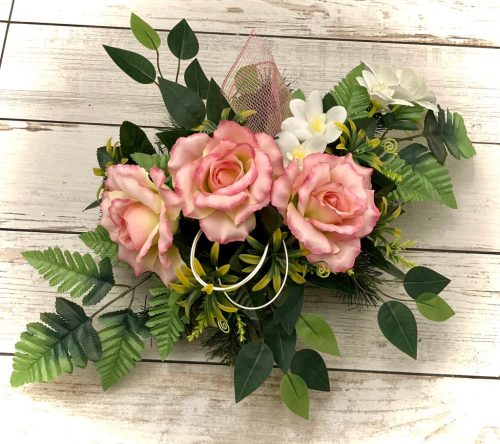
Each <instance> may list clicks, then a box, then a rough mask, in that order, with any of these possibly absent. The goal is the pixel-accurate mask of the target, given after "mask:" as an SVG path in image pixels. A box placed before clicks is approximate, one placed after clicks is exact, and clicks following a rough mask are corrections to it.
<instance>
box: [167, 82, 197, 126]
mask: <svg viewBox="0 0 500 444" xmlns="http://www.w3.org/2000/svg"><path fill="white" fill-rule="evenodd" d="M159 82H160V91H161V95H162V97H163V101H164V102H165V106H166V107H167V111H168V112H169V114H170V116H171V117H172V119H173V120H174V121H175V122H177V123H178V124H179V125H181V126H182V127H183V128H186V129H191V128H194V127H196V126H198V125H199V124H200V123H201V122H202V121H203V119H204V118H205V105H204V103H203V100H202V99H201V98H200V96H198V94H196V93H195V92H193V91H191V90H190V89H189V88H186V87H185V86H182V85H179V84H177V83H175V82H171V81H170V80H166V79H162V78H160V79H159Z"/></svg>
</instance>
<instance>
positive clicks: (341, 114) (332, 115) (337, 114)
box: [326, 106, 347, 123]
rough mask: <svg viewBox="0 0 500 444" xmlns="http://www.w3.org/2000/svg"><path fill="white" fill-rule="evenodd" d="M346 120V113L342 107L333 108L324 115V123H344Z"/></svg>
mask: <svg viewBox="0 0 500 444" xmlns="http://www.w3.org/2000/svg"><path fill="white" fill-rule="evenodd" d="M345 119H347V111H346V109H345V108H344V107H343V106H334V107H332V108H330V109H329V110H328V111H327V113H326V121H327V122H328V123H329V122H339V123H344V122H345Z"/></svg>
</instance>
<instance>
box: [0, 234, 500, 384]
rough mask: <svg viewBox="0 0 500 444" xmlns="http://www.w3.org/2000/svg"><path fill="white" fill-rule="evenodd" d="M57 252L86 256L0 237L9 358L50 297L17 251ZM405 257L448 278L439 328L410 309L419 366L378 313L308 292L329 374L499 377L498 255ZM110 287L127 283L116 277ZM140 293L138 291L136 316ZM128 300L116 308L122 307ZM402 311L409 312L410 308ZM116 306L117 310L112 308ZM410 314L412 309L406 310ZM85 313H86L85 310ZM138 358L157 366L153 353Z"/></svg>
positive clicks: (189, 353)
mask: <svg viewBox="0 0 500 444" xmlns="http://www.w3.org/2000/svg"><path fill="white" fill-rule="evenodd" d="M54 245H59V246H60V247H62V248H65V249H68V250H76V251H82V252H84V251H87V250H86V248H85V246H84V245H83V244H82V243H81V242H80V241H79V239H78V238H77V236H75V235H62V234H46V233H12V232H0V325H2V328H1V329H0V351H1V352H13V351H14V344H15V342H16V341H17V340H18V338H19V335H20V333H21V331H23V329H24V326H25V325H26V324H27V323H28V322H33V321H36V320H37V318H38V313H39V312H43V311H51V310H53V309H54V308H53V307H54V301H55V296H56V292H55V291H54V290H53V289H52V288H50V287H49V286H48V284H47V283H46V282H43V281H42V280H41V279H40V278H39V276H38V273H37V272H36V271H35V270H33V269H32V268H31V267H30V266H29V265H28V264H27V263H26V262H25V260H24V259H23V258H22V257H21V255H20V252H21V251H24V250H31V249H44V248H46V247H48V246H54ZM409 257H410V258H411V259H412V260H414V261H415V262H417V263H419V264H421V265H427V266H431V267H432V268H433V269H435V270H436V271H438V272H440V273H442V274H444V275H445V276H447V277H448V278H450V279H451V281H452V282H451V284H450V285H449V287H448V288H447V289H446V290H445V291H444V292H443V294H442V295H443V297H444V298H445V299H446V300H447V301H448V302H449V304H450V305H451V306H452V307H453V308H454V310H455V311H456V313H457V314H456V315H455V316H454V317H453V318H451V319H450V320H448V321H447V322H444V323H433V322H431V321H427V320H425V319H424V318H423V317H422V316H421V315H420V314H419V313H418V312H417V311H416V310H414V312H415V314H416V318H417V322H418V328H419V338H420V342H419V355H418V360H417V361H414V360H413V359H411V358H409V357H407V356H406V355H404V354H402V353H401V352H400V351H398V350H397V349H395V348H394V347H393V346H392V345H391V344H389V343H388V342H387V340H386V339H385V338H384V337H383V335H382V333H380V331H379V328H378V325H377V309H376V308H374V307H372V308H369V309H366V310H363V311H358V310H356V309H353V308H350V307H348V306H347V305H345V304H342V303H340V301H339V299H338V298H336V297H335V295H333V294H332V293H330V292H328V291H326V290H322V289H318V288H313V287H311V288H308V289H307V293H306V299H305V306H304V310H305V311H306V312H313V313H318V314H321V315H322V316H324V317H325V319H327V320H328V322H329V323H330V325H331V326H332V328H333V330H334V331H335V334H336V336H337V340H338V342H339V347H340V351H341V357H326V356H325V358H326V359H327V364H328V366H329V367H330V368H341V369H358V370H384V371H404V372H417V373H434V374H457V375H480V376H495V377H498V376H500V325H499V323H498V319H500V299H499V298H498V294H499V293H500V255H479V254H478V255H476V254H458V253H428V252H412V253H411V254H409ZM117 282H120V283H122V282H125V283H130V275H129V272H128V271H127V272H125V271H122V272H121V273H119V274H118V276H117ZM385 291H386V292H387V293H388V294H390V295H392V296H393V297H396V298H407V297H405V296H404V290H403V288H402V285H401V284H400V283H391V284H390V283H388V284H387V285H386V286H385ZM145 294H146V289H142V290H141V291H140V292H138V294H137V297H136V301H135V303H136V305H135V307H136V308H137V309H140V308H141V307H142V304H143V302H144V296H145ZM127 303H128V299H125V300H124V301H123V304H124V305H125V306H126V304H127ZM409 306H411V307H412V306H413V304H412V303H411V302H410V304H409ZM117 307H120V305H117ZM413 308H414V307H413ZM87 310H88V311H89V313H90V312H93V311H94V308H93V307H88V308H87ZM204 352H205V350H202V348H201V347H200V345H199V343H196V342H195V343H192V344H188V343H184V344H180V347H177V349H176V351H175V352H174V353H173V354H172V355H171V356H170V359H173V360H183V361H197V362H203V361H205V360H206V358H205V355H204ZM145 357H147V358H152V359H157V357H158V355H157V353H156V351H152V350H148V352H147V353H146V354H145Z"/></svg>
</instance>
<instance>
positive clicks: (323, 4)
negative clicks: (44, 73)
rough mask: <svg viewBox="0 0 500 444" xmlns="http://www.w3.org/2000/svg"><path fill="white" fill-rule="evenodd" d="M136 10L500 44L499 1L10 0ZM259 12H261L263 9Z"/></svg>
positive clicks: (29, 6) (49, 15)
mask: <svg viewBox="0 0 500 444" xmlns="http://www.w3.org/2000/svg"><path fill="white" fill-rule="evenodd" d="M131 12H135V13H136V14H138V15H140V16H141V17H143V18H144V19H146V20H148V21H149V22H150V23H151V24H152V25H153V26H155V27H157V28H158V29H170V28H171V27H172V26H174V25H175V23H177V22H178V21H179V20H180V19H181V18H186V19H187V20H188V21H189V23H190V24H191V26H192V27H193V28H194V29H195V30H196V31H205V32H207V31H208V32H224V33H227V32H231V33H235V34H240V33H248V32H250V31H251V30H253V29H254V30H255V31H256V32H257V33H260V34H266V35H278V36H280V35H286V36H292V37H300V38H309V37H321V38H329V39H346V40H369V41H389V42H394V41H396V42H421V43H439V44H446V45H450V44H452V45H455V44H457V45H461V44H466V45H477V46H499V45H500V35H499V33H498V28H497V24H498V19H499V18H500V5H499V3H498V2H497V1H495V0H486V1H482V2H481V3H477V2H473V1H472V0H465V1H460V2H452V1H450V0H420V1H418V0H409V1H405V2H401V1H398V0H387V1H381V0H369V1H360V0H357V1H339V0H323V1H316V0H305V1H304V0H302V1H276V0H272V1H266V0H255V1H251V2H245V3H243V2H241V1H238V0H222V1H217V2H207V1H202V0H190V1H183V0H170V1H169V2H168V3H167V2H165V1H162V0H149V1H148V2H144V1H139V0H90V1H86V2H74V4H71V6H69V5H68V2H67V1H65V0H45V1H44V2H43V3H41V2H40V1H39V0H16V7H15V9H14V15H13V18H14V20H19V21H30V22H44V23H71V24H79V25H98V26H124V27H127V26H129V17H130V13H131ZM264 12H265V13H264Z"/></svg>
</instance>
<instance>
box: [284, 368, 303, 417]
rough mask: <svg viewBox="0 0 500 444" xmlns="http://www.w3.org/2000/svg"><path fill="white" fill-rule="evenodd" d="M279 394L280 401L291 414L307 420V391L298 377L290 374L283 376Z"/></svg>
mask: <svg viewBox="0 0 500 444" xmlns="http://www.w3.org/2000/svg"><path fill="white" fill-rule="evenodd" d="M280 393H281V399H282V400H283V402H284V403H285V405H286V406H287V407H288V408H289V409H290V411H291V412H293V413H295V414H296V415H298V416H300V417H302V418H304V419H309V390H308V389H307V385H306V383H305V382H304V380H303V379H302V378H301V377H300V376H298V375H294V374H291V373H287V374H285V375H283V378H282V379H281V384H280Z"/></svg>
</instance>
